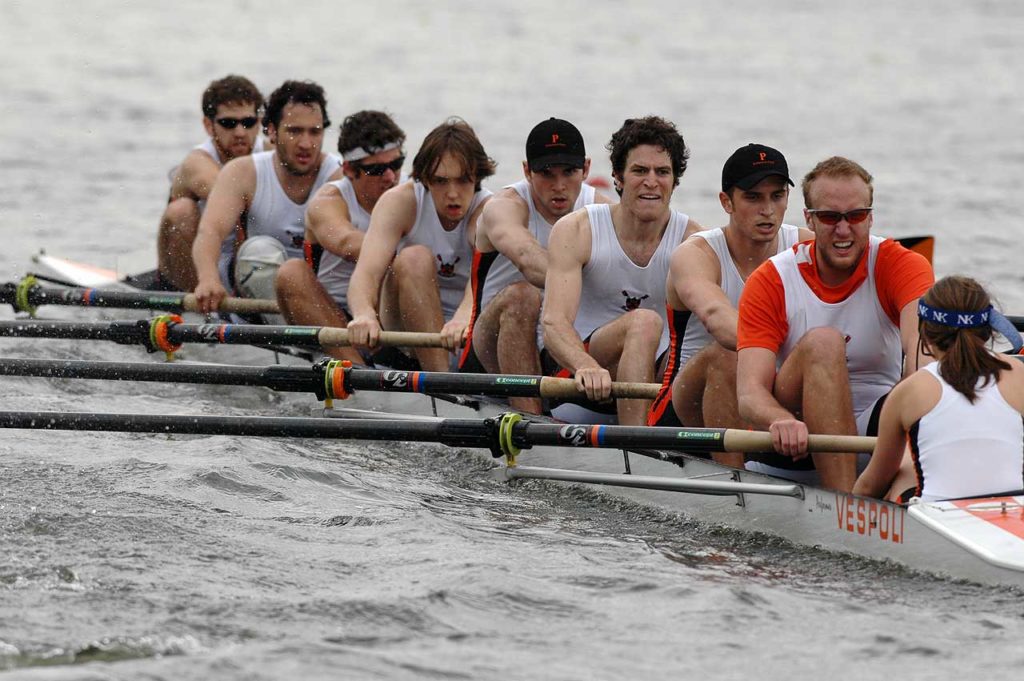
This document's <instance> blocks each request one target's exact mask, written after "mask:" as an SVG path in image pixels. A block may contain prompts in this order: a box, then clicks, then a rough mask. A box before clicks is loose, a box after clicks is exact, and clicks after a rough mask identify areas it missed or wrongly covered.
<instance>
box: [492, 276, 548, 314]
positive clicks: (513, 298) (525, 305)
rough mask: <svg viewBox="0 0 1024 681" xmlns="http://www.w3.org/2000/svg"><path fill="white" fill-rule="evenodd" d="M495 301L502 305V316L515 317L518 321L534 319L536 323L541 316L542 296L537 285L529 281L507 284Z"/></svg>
mask: <svg viewBox="0 0 1024 681" xmlns="http://www.w3.org/2000/svg"><path fill="white" fill-rule="evenodd" d="M498 296H500V300H499V299H498V298H497V297H496V298H495V302H497V303H498V304H499V305H500V306H501V311H502V316H503V317H504V316H505V315H509V316H511V317H515V319H516V320H517V321H524V322H529V321H530V320H532V321H533V323H534V325H536V323H537V320H538V319H539V318H540V305H541V300H542V296H541V293H540V291H539V290H538V289H537V287H536V286H533V285H532V284H530V283H529V282H526V281H519V282H516V283H514V284H510V285H509V286H506V287H505V288H504V289H503V290H502V291H501V293H499V294H498Z"/></svg>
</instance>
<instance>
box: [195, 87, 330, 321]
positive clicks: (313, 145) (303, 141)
mask: <svg viewBox="0 0 1024 681" xmlns="http://www.w3.org/2000/svg"><path fill="white" fill-rule="evenodd" d="M265 122H266V128H267V133H268V135H269V136H270V141H271V142H273V143H274V145H275V148H274V150H273V151H264V152H262V153H259V154H253V155H251V156H246V157H244V158H237V159H235V160H233V161H231V162H230V163H228V164H227V165H225V166H224V169H223V170H222V171H221V173H220V175H219V176H218V177H217V182H216V184H214V187H213V191H212V192H211V194H210V198H209V201H208V203H207V206H206V211H205V212H204V213H203V217H202V220H200V222H199V233H198V235H197V236H196V240H195V243H194V244H193V245H192V259H193V261H194V262H195V266H196V275H197V277H198V281H197V283H196V288H195V295H196V300H197V302H198V303H199V307H200V309H201V310H202V311H204V312H212V311H215V310H216V309H217V308H218V306H219V305H220V301H221V300H223V298H224V297H225V296H226V295H227V293H228V292H227V287H226V286H225V283H224V282H225V280H227V281H229V282H231V283H232V284H233V285H237V284H239V283H240V282H235V281H232V280H233V277H232V276H231V272H232V270H233V264H232V260H233V258H232V257H231V255H221V250H220V247H221V243H222V242H223V241H224V240H225V239H227V238H228V237H229V236H231V234H232V232H233V231H234V230H235V228H236V225H240V226H241V231H242V232H243V234H241V235H240V236H241V237H244V238H240V239H238V240H239V241H243V242H244V239H250V238H255V237H270V239H271V241H270V242H271V243H274V242H276V243H277V244H278V245H279V246H280V252H281V262H283V260H284V259H285V258H287V257H292V258H302V257H303V251H302V245H303V239H304V235H305V230H306V226H305V213H306V203H307V202H308V201H309V198H310V197H311V196H312V195H313V194H314V193H315V192H316V190H317V189H319V188H320V187H321V186H322V185H323V184H324V183H325V182H327V181H328V180H333V179H341V177H343V175H342V173H341V160H340V159H338V158H337V157H336V156H333V155H328V154H325V153H323V151H322V150H321V147H322V146H323V140H324V130H325V128H326V127H327V126H329V125H330V119H329V118H328V117H327V99H326V97H325V96H324V91H323V88H321V87H320V86H319V85H317V84H316V83H313V82H310V81H295V80H289V81H286V82H285V83H284V84H282V85H281V87H279V88H278V89H276V90H274V92H272V93H271V95H270V98H269V99H268V100H267V113H266V116H265ZM243 218H244V221H243ZM244 247H245V244H244V243H243V244H242V246H241V247H240V249H242V248H244ZM278 264H279V263H278ZM267 288H269V291H268V295H269V296H272V295H273V283H272V279H271V280H270V285H269V287H267Z"/></svg>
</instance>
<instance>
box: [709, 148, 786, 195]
mask: <svg viewBox="0 0 1024 681" xmlns="http://www.w3.org/2000/svg"><path fill="white" fill-rule="evenodd" d="M772 175H778V176H779V177H781V178H783V179H785V180H786V182H788V183H789V185H790V186H791V187H793V186H796V185H794V184H793V180H791V179H789V166H788V165H786V157H785V156H783V155H782V152H781V151H779V150H777V149H772V148H771V147H766V146H765V145H763V144H748V145H747V146H745V147H740V148H739V149H737V150H736V151H734V152H732V156H730V157H729V160H728V161H726V162H725V166H724V167H723V168H722V191H723V192H728V191H729V190H730V189H732V188H733V187H739V188H740V189H751V188H752V187H754V185H756V184H757V183H758V182H760V181H761V180H763V179H764V178H766V177H770V176H772Z"/></svg>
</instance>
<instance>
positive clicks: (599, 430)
mask: <svg viewBox="0 0 1024 681" xmlns="http://www.w3.org/2000/svg"><path fill="white" fill-rule="evenodd" d="M587 439H588V440H589V441H590V444H591V445H593V446H595V447H597V446H599V445H601V444H603V443H604V426H591V427H590V432H589V433H588V434H587Z"/></svg>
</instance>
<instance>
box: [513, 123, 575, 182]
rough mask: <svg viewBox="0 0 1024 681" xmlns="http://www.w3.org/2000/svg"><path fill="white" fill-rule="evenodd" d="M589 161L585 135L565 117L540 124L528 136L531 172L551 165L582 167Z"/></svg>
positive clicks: (527, 162)
mask: <svg viewBox="0 0 1024 681" xmlns="http://www.w3.org/2000/svg"><path fill="white" fill-rule="evenodd" d="M586 160H587V151H586V149H585V148H584V146H583V135H581V134H580V131H579V130H577V129H576V126H575V125H573V124H572V123H570V122H569V121H563V120H562V119H561V118H549V119H547V120H546V121H543V122H541V123H538V124H537V125H535V126H534V128H533V130H531V131H530V135H529V137H527V138H526V164H527V165H528V166H529V168H530V170H531V171H537V170H544V169H545V168H547V167H548V166H570V167H572V168H582V167H583V165H584V163H585V162H586Z"/></svg>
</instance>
